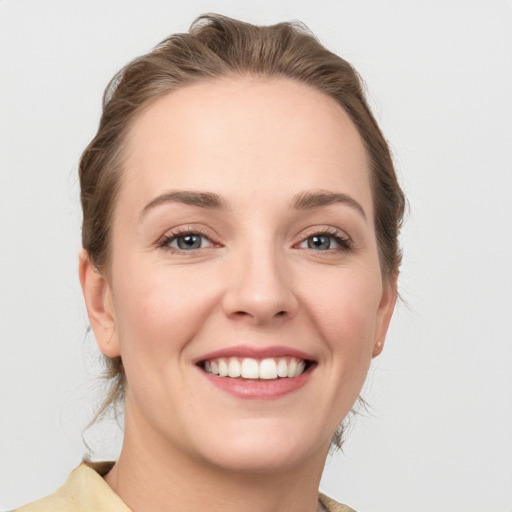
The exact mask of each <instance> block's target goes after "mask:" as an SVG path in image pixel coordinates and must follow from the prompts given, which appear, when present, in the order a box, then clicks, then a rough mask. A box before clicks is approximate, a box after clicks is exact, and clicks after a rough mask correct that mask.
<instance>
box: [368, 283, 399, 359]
mask: <svg viewBox="0 0 512 512" xmlns="http://www.w3.org/2000/svg"><path fill="white" fill-rule="evenodd" d="M397 281H398V273H395V274H393V276H392V277H391V278H390V279H389V280H387V281H385V282H384V286H383V290H382V297H381V301H380V304H379V309H378V311H377V323H376V328H375V343H374V345H373V352H372V357H377V356H378V355H379V354H380V353H381V352H382V349H383V348H384V341H385V339H386V333H387V331H388V327H389V323H390V322H391V317H392V316H393V311H394V309H395V304H396V298H397V294H398V291H397Z"/></svg>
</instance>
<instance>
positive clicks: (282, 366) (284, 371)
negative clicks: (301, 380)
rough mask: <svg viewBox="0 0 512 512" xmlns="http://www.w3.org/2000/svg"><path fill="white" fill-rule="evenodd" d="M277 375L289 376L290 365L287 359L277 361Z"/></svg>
mask: <svg viewBox="0 0 512 512" xmlns="http://www.w3.org/2000/svg"><path fill="white" fill-rule="evenodd" d="M277 376H278V377H288V365H287V364H286V359H279V362H278V363H277Z"/></svg>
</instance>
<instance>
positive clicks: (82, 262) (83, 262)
mask: <svg viewBox="0 0 512 512" xmlns="http://www.w3.org/2000/svg"><path fill="white" fill-rule="evenodd" d="M78 275H79V277H80V284H81V285H82V292H83V294H84V299H85V305H86V307H87V314H88V315H89V322H90V323H91V327H92V330H93V332H94V337H95V338H96V342H97V344H98V347H99V349H100V350H101V351H102V352H103V354H105V355H106V356H109V357H115V356H118V355H120V350H119V339H118V336H117V328H116V317H115V310H114V302H113V300H112V291H111V289H110V285H109V283H108V281H107V279H106V277H104V276H103V275H102V274H101V273H100V272H99V271H98V269H97V268H96V267H95V265H94V263H93V262H92V261H91V258H90V257H89V253H88V252H87V251H86V250H85V249H81V250H80V254H79V256H78Z"/></svg>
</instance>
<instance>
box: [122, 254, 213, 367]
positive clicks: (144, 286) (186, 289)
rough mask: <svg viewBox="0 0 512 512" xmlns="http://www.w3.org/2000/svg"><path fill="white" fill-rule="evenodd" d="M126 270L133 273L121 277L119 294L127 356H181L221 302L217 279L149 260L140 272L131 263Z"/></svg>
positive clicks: (145, 357)
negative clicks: (203, 277)
mask: <svg viewBox="0 0 512 512" xmlns="http://www.w3.org/2000/svg"><path fill="white" fill-rule="evenodd" d="M137 268H141V266H137V263H134V269H137ZM171 270H172V272H171ZM124 275H131V276H133V277H132V278H131V279H120V280H119V287H118V288H116V296H115V297H114V300H115V303H116V317H117V318H116V319H117V326H118V335H119V339H120V345H121V355H122V356H123V358H129V357H133V356H134V355H136V357H137V358H138V359H139V360H140V358H144V359H148V360H151V359H153V363H154V364H155V365H158V363H159V362H162V358H163V359H168V358H171V357H174V358H175V357H176V353H177V351H180V350H181V349H182V348H183V347H185V346H186V344H187V342H188V341H189V340H190V339H191V338H193V336H194V335H195V333H196V332H197V330H198V329H199V328H200V325H201V318H204V317H206V316H207V315H208V314H209V312H210V311H211V309H212V308H213V307H215V304H216V303H217V302H218V300H217V295H218V293H217V288H218V286H217V285H216V283H215V281H214V280H212V279H210V281H209V282H207V283H206V284H207V285H208V286H205V281H204V279H202V278H201V276H200V275H199V274H198V273H193V272H189V271H188V272H186V271H182V272H180V271H179V270H177V269H176V268H172V269H171V268H170V267H167V268H166V267H165V266H158V267H156V266H155V267H149V268H148V267H147V266H146V268H145V272H139V273H136V272H132V271H130V268H126V273H125V274H124Z"/></svg>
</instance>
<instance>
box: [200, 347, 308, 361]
mask: <svg viewBox="0 0 512 512" xmlns="http://www.w3.org/2000/svg"><path fill="white" fill-rule="evenodd" d="M220 357H242V358H244V357H251V358H253V359H265V358H270V357H272V358H274V357H296V358H297V359H303V360H304V361H313V362H314V361H315V358H314V357H313V356H312V355H311V354H307V353H306V352H303V351H302V350H297V349H296V348H291V347H286V346H280V345H277V346H271V347H254V346H249V345H236V346H233V347H228V348H223V349H220V350H215V351H213V352H208V353H207V354H204V355H202V356H200V357H198V358H196V359H195V360H194V363H195V364H198V363H200V362H202V361H208V360H211V359H218V358H220Z"/></svg>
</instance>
